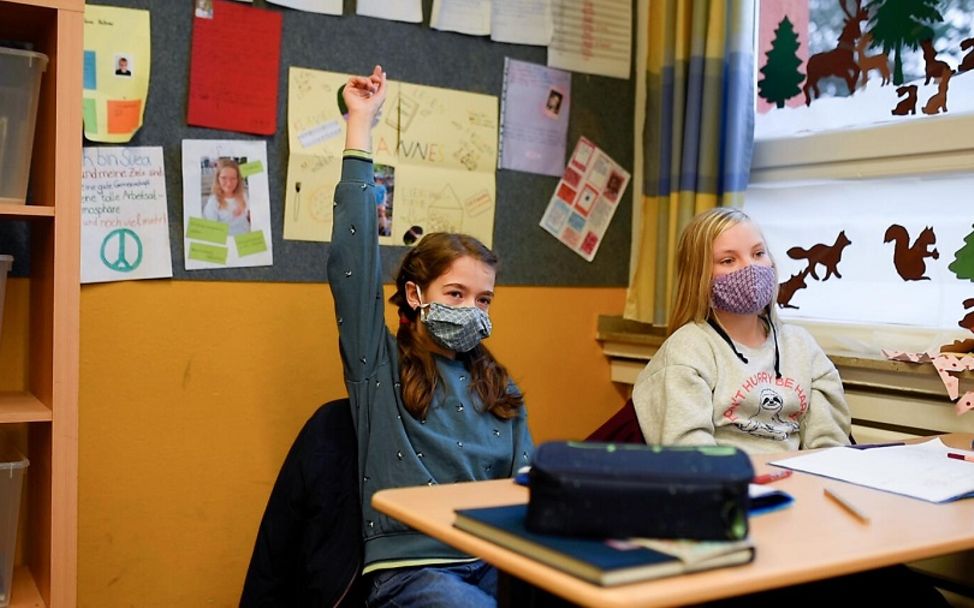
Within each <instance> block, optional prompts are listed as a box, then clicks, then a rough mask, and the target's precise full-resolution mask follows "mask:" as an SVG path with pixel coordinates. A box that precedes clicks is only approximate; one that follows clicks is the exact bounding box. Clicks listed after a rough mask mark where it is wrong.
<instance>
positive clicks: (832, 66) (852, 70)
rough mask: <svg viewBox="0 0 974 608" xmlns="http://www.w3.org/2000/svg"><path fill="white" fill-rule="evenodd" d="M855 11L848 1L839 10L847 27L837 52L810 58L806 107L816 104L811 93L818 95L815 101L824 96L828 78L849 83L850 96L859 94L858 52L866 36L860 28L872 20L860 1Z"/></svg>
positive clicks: (841, 2) (806, 84)
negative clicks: (822, 88)
mask: <svg viewBox="0 0 974 608" xmlns="http://www.w3.org/2000/svg"><path fill="white" fill-rule="evenodd" d="M854 6H855V8H854V9H852V10H850V9H849V8H847V7H846V4H845V2H844V0H839V7H840V8H841V9H842V12H843V13H845V15H846V19H845V25H844V27H843V28H842V33H841V34H839V40H838V42H837V43H836V45H835V48H834V49H832V50H831V51H825V52H822V53H816V54H814V55H812V56H811V57H809V58H808V68H807V70H806V71H807V72H808V77H807V78H806V80H805V86H803V87H802V91H803V92H804V93H805V105H810V104H811V103H812V96H811V94H810V90H811V91H814V92H815V97H819V96H821V92H820V91H819V87H818V81H819V80H821V79H822V78H825V77H826V76H838V77H840V78H842V79H844V80H845V81H846V85H847V86H848V87H849V94H850V95H852V94H853V93H855V92H856V81H858V80H859V72H860V70H859V65H858V64H857V63H856V59H855V56H854V53H853V51H854V49H855V43H856V40H857V39H858V38H859V36H861V35H862V29H861V26H860V25H859V24H860V23H861V22H862V21H865V20H866V19H868V18H869V12H868V11H866V10H865V9H864V8H862V7H861V6H860V3H859V2H858V1H857V2H856V4H855V5H854Z"/></svg>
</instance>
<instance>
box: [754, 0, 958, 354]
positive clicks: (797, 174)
mask: <svg viewBox="0 0 974 608" xmlns="http://www.w3.org/2000/svg"><path fill="white" fill-rule="evenodd" d="M894 4H895V5H898V6H900V7H904V8H906V9H907V11H906V12H905V13H904V14H905V15H906V16H905V17H901V18H902V19H907V18H909V19H913V20H914V21H916V15H918V14H923V15H928V16H929V15H930V14H931V13H929V10H928V9H930V8H931V7H932V8H934V9H935V12H936V13H937V14H938V15H940V16H941V17H942V19H939V20H937V19H928V20H926V21H923V22H922V23H921V25H924V26H926V27H929V31H930V33H931V35H932V38H931V40H932V41H933V42H932V46H933V49H934V51H935V53H936V54H935V56H933V57H928V58H927V59H928V60H932V61H942V62H944V63H945V64H946V65H947V66H948V67H949V68H950V70H951V75H950V76H949V77H947V78H946V79H945V78H943V77H938V76H937V75H934V76H932V77H931V78H930V81H929V83H927V82H925V81H926V73H925V70H926V69H927V67H928V64H929V61H925V60H924V55H923V51H922V48H921V47H920V46H919V43H918V46H917V50H913V49H912V48H909V47H908V46H902V48H900V63H901V67H900V69H901V71H902V79H903V81H902V82H903V84H904V85H906V86H910V85H912V86H915V93H916V104H915V106H914V110H915V113H914V114H910V113H907V114H905V115H898V114H895V113H894V110H895V109H896V108H897V105H898V104H899V103H900V101H902V99H901V96H897V95H896V91H895V89H896V85H895V84H894V83H893V82H892V80H893V78H894V77H895V73H896V71H897V70H896V61H895V52H892V53H890V56H889V59H888V64H887V69H888V70H889V71H890V72H891V74H890V78H891V82H890V83H889V84H887V85H885V86H882V84H881V82H882V80H883V77H882V76H881V74H880V72H881V70H879V69H875V70H870V73H869V81H868V84H867V85H866V88H865V89H863V88H862V78H861V76H860V77H859V79H857V80H856V81H855V87H856V88H855V92H854V93H853V94H852V95H849V90H848V89H849V88H848V86H847V81H845V80H844V79H841V78H839V77H836V76H824V77H822V78H821V79H820V80H821V86H820V87H819V94H818V95H815V94H814V92H813V91H812V95H813V97H812V99H811V103H810V104H809V105H806V104H805V97H804V94H803V93H798V94H795V95H794V96H792V97H789V98H787V99H784V100H781V101H782V103H781V104H780V106H779V103H778V102H775V103H774V104H771V102H769V101H768V99H766V98H762V99H760V100H759V107H758V108H756V112H757V115H756V120H755V124H756V143H755V150H754V161H753V165H752V179H751V183H752V186H751V188H750V189H749V191H748V192H747V194H746V195H745V203H744V206H745V210H747V211H748V212H750V213H751V214H752V215H753V216H754V217H755V219H756V220H757V221H758V222H759V223H760V224H761V225H762V227H763V228H764V231H765V236H766V237H767V238H768V240H769V245H770V247H771V251H772V254H773V255H774V256H775V258H776V261H777V263H778V266H779V275H780V279H781V281H782V285H781V291H782V297H783V298H784V301H783V302H781V303H780V305H781V306H784V307H780V308H779V311H780V313H781V315H782V317H784V318H788V319H790V320H794V321H797V322H800V323H802V324H804V325H806V326H807V327H809V329H811V330H812V331H813V333H814V334H815V335H816V338H818V339H819V341H820V342H821V343H822V344H823V346H824V347H825V348H826V350H828V351H829V352H836V351H843V352H850V351H851V352H856V353H873V354H879V349H881V348H894V349H898V350H927V349H935V348H937V347H938V346H939V345H941V344H944V343H947V342H949V341H951V340H953V339H959V338H963V337H972V338H974V335H972V334H971V332H970V331H968V330H969V329H971V327H968V325H974V322H972V323H968V322H967V321H965V319H966V318H967V317H968V314H969V313H971V312H974V311H972V310H970V307H965V301H966V300H967V299H969V298H974V283H972V282H971V281H972V279H974V276H970V275H968V274H967V271H966V263H967V262H966V261H964V259H963V258H964V257H965V256H966V255H967V254H968V252H967V250H966V248H967V247H970V248H971V249H974V236H972V232H974V226H972V224H974V70H972V71H967V70H965V69H962V68H963V67H964V66H965V65H966V64H967V63H971V64H974V17H972V15H974V0H945V1H940V2H937V1H936V0H895V1H894V0H878V1H876V2H873V3H870V4H864V7H865V8H863V7H860V6H858V5H856V4H855V2H854V1H852V0H849V1H847V2H846V3H845V5H844V6H843V5H842V4H841V3H840V2H839V1H838V0H833V1H832V2H825V1H824V0H807V1H806V0H793V1H787V2H786V1H782V2H770V1H765V2H763V3H762V4H761V7H760V11H761V15H760V16H759V21H760V23H761V25H760V27H759V32H760V35H759V40H758V42H757V44H758V49H757V51H756V57H757V61H758V66H757V70H756V78H757V81H758V85H757V86H758V95H759V96H761V95H762V94H764V93H770V94H766V95H765V97H771V99H775V94H774V91H775V90H777V91H778V93H777V96H778V97H782V96H783V95H786V94H787V93H788V92H791V91H793V90H794V89H795V88H798V89H801V88H802V87H803V86H804V84H805V83H806V78H805V75H806V73H807V72H808V71H809V67H808V64H809V62H810V61H812V62H814V61H815V60H814V59H812V60H809V58H808V53H807V52H806V53H805V55H802V54H801V49H802V48H806V45H807V46H809V47H811V48H810V51H811V55H812V56H813V57H814V55H815V54H816V53H818V52H822V51H825V50H829V48H836V47H838V46H842V47H843V48H847V47H848V46H849V45H848V44H846V42H843V43H841V44H839V43H837V41H838V40H839V39H840V37H843V30H845V29H846V27H847V26H848V28H849V29H851V30H853V32H854V30H855V27H853V26H851V25H849V24H850V22H852V21H853V20H854V19H855V18H856V17H861V16H862V15H861V14H860V13H859V11H867V15H866V16H865V17H864V18H862V20H861V21H859V22H858V23H859V24H860V33H859V35H857V36H856V41H858V40H859V37H860V36H862V35H863V34H865V35H869V34H871V33H872V32H874V31H876V30H875V28H876V27H878V24H879V23H880V19H881V18H877V17H876V14H877V12H881V11H883V10H884V7H885V6H886V5H890V7H893V6H894ZM782 11H784V12H788V11H791V15H785V14H783V13H782ZM785 16H788V24H785V23H784V22H783V17H785ZM803 19H805V21H803ZM769 24H770V25H769ZM789 24H790V26H789ZM772 25H773V27H772ZM789 27H790V30H789ZM887 27H888V24H887ZM769 28H770V29H769ZM914 29H917V28H914ZM921 29H922V28H921ZM918 31H919V30H918ZM769 32H770V33H769ZM776 34H777V38H778V41H777V43H775V42H774V40H775V37H776ZM848 34H849V32H846V35H847V36H848ZM769 36H770V37H769ZM882 36H885V37H886V38H890V36H889V35H888V34H883V33H882V30H880V31H879V33H877V34H876V35H875V36H874V40H875V39H879V38H881V37H882ZM846 40H848V38H846ZM806 41H807V42H806ZM829 41H831V42H829ZM829 45H831V47H829ZM852 46H855V43H853V44H852ZM793 49H794V50H793ZM880 51H882V48H880V47H879V45H877V46H876V47H868V46H867V47H865V53H864V54H865V55H866V56H869V55H873V54H876V53H878V52H880ZM768 53H771V54H772V55H774V56H775V57H776V58H775V60H774V61H776V62H777V63H778V64H780V65H785V66H786V67H787V66H790V67H787V69H788V70H794V71H796V72H797V73H799V74H800V75H801V76H802V82H800V83H798V84H795V77H794V76H792V77H791V78H790V80H788V79H785V80H779V81H778V85H781V84H782V83H784V84H785V85H788V86H791V88H790V89H787V90H786V91H785V93H781V92H780V91H781V90H782V89H785V88H787V87H784V86H778V87H777V89H775V87H772V86H769V83H768V82H765V83H764V84H763V85H762V83H761V81H762V79H766V78H767V77H768V73H769V72H773V70H768V69H764V70H763V71H762V69H763V68H766V67H767V66H768V62H769V61H771V57H770V56H769V54H768ZM928 54H929V53H928ZM839 55H843V53H839ZM850 56H852V58H853V60H854V61H856V63H857V65H858V62H859V59H858V58H859V57H860V53H859V52H856V53H847V54H845V55H844V58H840V59H843V61H844V60H847V59H849V57H850ZM795 57H797V58H798V64H797V65H796V64H795V59H794V58H795ZM836 62H837V63H839V64H841V63H842V61H839V60H838V59H837V60H836ZM933 67H934V68H936V67H937V66H936V65H934V66H933ZM972 67H974V66H972ZM778 69H781V68H780V67H779V68H778ZM860 72H861V71H860ZM941 73H942V71H941ZM850 74H851V71H850ZM944 80H946V81H947V84H946V85H942V84H941V83H942V82H943V81H944ZM792 85H794V86H792ZM762 87H763V88H764V91H762ZM941 87H944V88H946V100H947V103H946V106H947V107H948V108H949V111H948V112H946V113H945V112H944V111H943V110H944V108H942V107H941V108H939V110H940V111H938V112H937V113H936V114H927V113H925V112H924V111H923V109H924V107H926V105H927V104H928V103H931V101H930V99H931V98H932V97H934V96H936V95H937V94H938V92H939V89H940V88H941ZM936 101H937V100H934V102H936ZM761 103H763V104H764V105H763V107H762V106H761V105H760V104H761ZM931 109H933V106H931ZM894 226H899V227H901V228H902V229H903V233H904V234H901V233H900V231H899V230H898V229H896V228H893V227H894ZM927 227H930V228H931V230H930V231H926V228H927ZM842 232H845V239H846V240H848V241H849V244H847V245H844V246H842V243H841V241H842V239H840V238H839V237H840V233H842ZM931 234H932V235H934V236H935V237H936V238H935V241H934V242H925V241H930V238H931ZM969 241H970V242H969ZM899 243H905V244H904V245H900V244H899ZM817 245H821V247H818V248H816V249H815V251H816V252H818V253H820V254H823V255H828V254H829V253H830V252H831V253H832V255H835V254H836V253H837V254H839V261H837V262H835V264H836V268H835V269H834V270H837V271H838V273H839V274H840V275H841V277H839V276H836V275H834V274H833V275H831V276H829V277H828V278H827V279H823V278H822V277H824V276H825V274H826V272H827V266H828V264H827V263H824V264H823V263H821V262H816V263H815V264H814V266H813V264H812V262H811V261H809V259H808V258H809V257H814V256H815V254H814V253H810V250H811V249H812V248H813V247H815V246H817ZM903 252H907V253H906V254H904V253H903ZM911 252H912V253H911ZM934 252H936V253H934ZM958 252H962V253H960V254H959V255H960V257H961V258H962V259H961V261H960V263H959V264H958V263H957V261H956V260H957V258H958ZM789 253H790V254H792V255H789ZM921 254H926V255H921ZM904 255H907V256H909V255H913V256H916V259H917V260H919V261H920V262H922V266H923V268H922V269H920V268H919V266H915V267H913V268H906V269H905V270H903V269H900V268H898V262H899V266H902V265H904V264H906V265H907V266H908V265H909V264H910V263H911V262H907V261H906V259H907V258H906V257H904ZM829 261H831V260H825V262H829ZM913 264H916V263H913ZM952 266H953V267H954V268H955V269H959V273H958V271H955V270H952V268H951V267H952ZM810 267H814V269H815V271H816V274H817V275H818V277H819V278H818V279H816V278H815V277H814V276H812V273H811V270H810ZM901 270H902V273H901ZM916 271H919V272H920V274H916ZM789 280H790V281H791V283H789ZM802 282H804V285H803V286H802V285H800V283H802ZM971 303H972V304H974V300H972V302H971ZM787 306H796V308H789V307H787ZM970 318H971V320H972V321H974V314H971V315H970ZM959 323H960V324H964V325H963V326H961V325H959Z"/></svg>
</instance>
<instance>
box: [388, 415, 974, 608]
mask: <svg viewBox="0 0 974 608" xmlns="http://www.w3.org/2000/svg"><path fill="white" fill-rule="evenodd" d="M941 438H942V439H943V441H944V443H946V444H947V445H951V446H953V447H963V448H966V449H970V448H971V439H972V435H968V434H956V435H945V436H942V437H941ZM782 457H783V455H782V454H774V455H760V456H753V457H752V461H753V463H754V468H755V472H756V473H765V472H768V471H770V470H776V469H775V467H769V466H768V465H766V464H765V463H766V462H768V461H769V460H775V459H779V458H782ZM971 474H972V475H974V463H971ZM774 483H775V485H776V487H778V488H780V489H782V490H785V491H787V492H788V493H790V494H791V495H792V496H794V497H795V502H794V503H793V504H792V505H791V506H790V507H788V508H787V509H783V510H781V511H776V512H772V513H767V514H765V515H759V516H756V517H753V518H751V520H750V524H751V539H752V540H753V541H754V544H755V546H756V548H757V551H756V554H755V558H754V562H753V563H751V564H748V565H744V566H734V567H730V568H720V569H716V570H709V571H706V572H697V573H693V574H685V575H681V576H676V577H670V578H663V579H657V580H653V581H646V582H642V583H633V584H629V585H622V586H618V587H599V586H597V585H592V584H590V583H587V582H585V581H582V580H581V579H578V578H575V577H574V576H571V575H569V574H565V573H562V572H560V571H559V570H556V569H554V568H551V567H548V566H545V565H544V564H540V563H538V562H536V561H535V560H533V559H531V558H529V557H525V556H522V555H519V554H517V553H515V552H513V551H509V550H507V549H504V548H502V547H499V546H497V545H495V544H493V543H490V542H488V541H485V540H481V539H479V538H477V537H476V536H473V535H471V534H468V533H466V532H463V531H461V530H458V529H456V528H454V527H453V520H454V513H453V511H454V509H461V508H471V507H486V506H493V505H503V504H513V503H518V502H527V500H528V492H527V488H525V487H522V486H518V485H516V484H515V483H514V482H513V481H512V480H509V479H503V480H495V481H481V482H469V483H458V484H448V485H437V486H421V487H414V488H397V489H393V490H383V491H381V492H377V493H376V494H375V496H374V497H373V499H372V504H373V506H375V508H376V509H378V510H379V511H381V512H383V513H386V514H387V515H390V516H392V517H394V518H396V519H398V520H400V521H402V522H405V523H406V524H408V525H410V526H412V527H413V528H416V529H417V530H421V531H422V532H425V533H426V534H428V535H430V536H432V537H434V538H438V539H439V540H441V541H443V542H445V543H447V544H448V545H452V546H453V547H456V548H458V549H460V550H461V551H465V552H467V553H469V554H471V555H476V556H478V557H481V558H482V559H484V560H485V561H487V562H489V563H491V564H493V565H495V566H497V568H498V569H499V570H501V571H502V572H506V573H508V574H511V575H513V576H516V577H517V578H519V579H521V580H523V581H526V582H527V583H530V584H532V585H535V586H537V587H540V588H542V589H544V590H546V591H549V592H551V593H553V594H555V595H558V596H560V597H563V598H565V599H568V600H570V601H572V602H574V603H576V604H581V605H583V606H600V607H602V606H605V607H611V606H619V607H623V606H624V607H627V608H630V607H635V606H643V607H649V606H673V605H681V604H688V603H695V602H702V601H708V600H714V599H719V598H725V597H730V596H734V595H741V594H744V593H751V592H755V591H762V590H766V589H771V588H775V587H783V586H788V585H794V584H797V583H803V582H808V581H812V580H817V579H823V578H829V577H833V576H839V575H842V574H850V573H853V572H858V571H862V570H869V569H872V568H878V567H882V566H888V565H892V564H898V563H901V562H908V561H913V560H918V559H923V558H927V557H934V556H937V555H943V554H946V553H953V552H955V551H962V550H965V549H971V548H974V499H966V500H960V501H956V502H952V503H946V504H933V503H928V502H925V501H921V500H917V499H914V498H907V497H904V496H897V495H895V494H890V493H887V492H880V491H878V490H872V489H869V488H864V487H860V486H855V485H852V484H847V483H843V482H840V481H835V480H831V479H825V478H823V477H817V476H814V475H808V474H804V473H799V472H795V474H793V475H792V476H791V477H789V478H787V479H783V480H781V481H777V482H774ZM825 487H834V488H836V489H837V490H840V491H841V493H842V496H843V497H845V498H847V499H848V500H849V501H851V502H853V503H854V504H855V505H856V506H857V507H859V508H860V509H861V510H862V511H864V512H865V513H866V514H867V515H868V516H869V517H870V522H869V523H868V524H864V523H862V522H860V521H859V520H858V519H856V518H855V517H853V516H852V515H850V514H849V513H848V512H846V511H845V510H843V509H842V508H841V507H840V506H839V505H838V504H836V503H835V502H834V501H832V500H830V499H829V498H828V497H827V496H825V495H824V491H823V488H825ZM647 517H652V514H651V513H649V512H647ZM514 605H516V603H515V604H514Z"/></svg>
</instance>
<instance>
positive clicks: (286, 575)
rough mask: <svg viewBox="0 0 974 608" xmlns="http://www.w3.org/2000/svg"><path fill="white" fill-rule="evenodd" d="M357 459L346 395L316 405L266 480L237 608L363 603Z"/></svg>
mask: <svg viewBox="0 0 974 608" xmlns="http://www.w3.org/2000/svg"><path fill="white" fill-rule="evenodd" d="M357 457H358V456H357V445H356V440H355V429H354V427H353V426H352V417H351V413H350V411H349V403H348V399H342V400H340V401H331V402H329V403H326V404H324V405H322V406H321V407H319V408H318V410H317V411H316V412H315V413H314V414H313V415H312V416H311V418H310V419H308V422H306V423H305V425H304V428H302V429H301V432H300V433H298V436H297V438H296V439H295V440H294V444H293V445H292V446H291V450H290V451H289V452H288V454H287V457H286V458H285V459H284V464H283V465H282V466H281V471H280V473H278V476H277V481H276V482H275V483H274V488H273V490H272V491H271V495H270V498H269V499H268V501H267V508H266V509H265V510H264V517H263V519H262V520H261V522H260V528H259V529H258V531H257V542H256V543H255V545H254V553H253V556H252V557H251V559H250V567H249V568H248V570H247V578H246V580H245V581H244V587H243V595H242V596H241V598H240V605H241V607H243V608H256V607H270V606H274V607H279V606H280V607H290V606H315V607H319V606H322V607H323V606H351V605H359V606H361V605H363V601H362V596H361V594H360V592H359V591H360V590H359V582H360V580H361V571H362V531H361V530H362V509H361V506H360V504H359V485H358V465H357Z"/></svg>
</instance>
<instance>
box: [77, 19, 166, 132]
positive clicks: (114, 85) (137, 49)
mask: <svg viewBox="0 0 974 608" xmlns="http://www.w3.org/2000/svg"><path fill="white" fill-rule="evenodd" d="M151 59H152V57H151V47H150V45H149V11H146V10H136V9H128V8H116V7H114V6H97V5H93V4H88V5H86V6H85V41H84V92H83V95H82V111H83V116H84V125H85V137H86V138H87V139H89V140H91V141H101V142H111V143H125V142H128V141H129V140H131V139H132V135H134V134H135V132H136V131H138V130H139V127H141V126H142V117H143V114H144V112H145V99H146V97H147V95H148V92H149V66H150V64H151Z"/></svg>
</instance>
